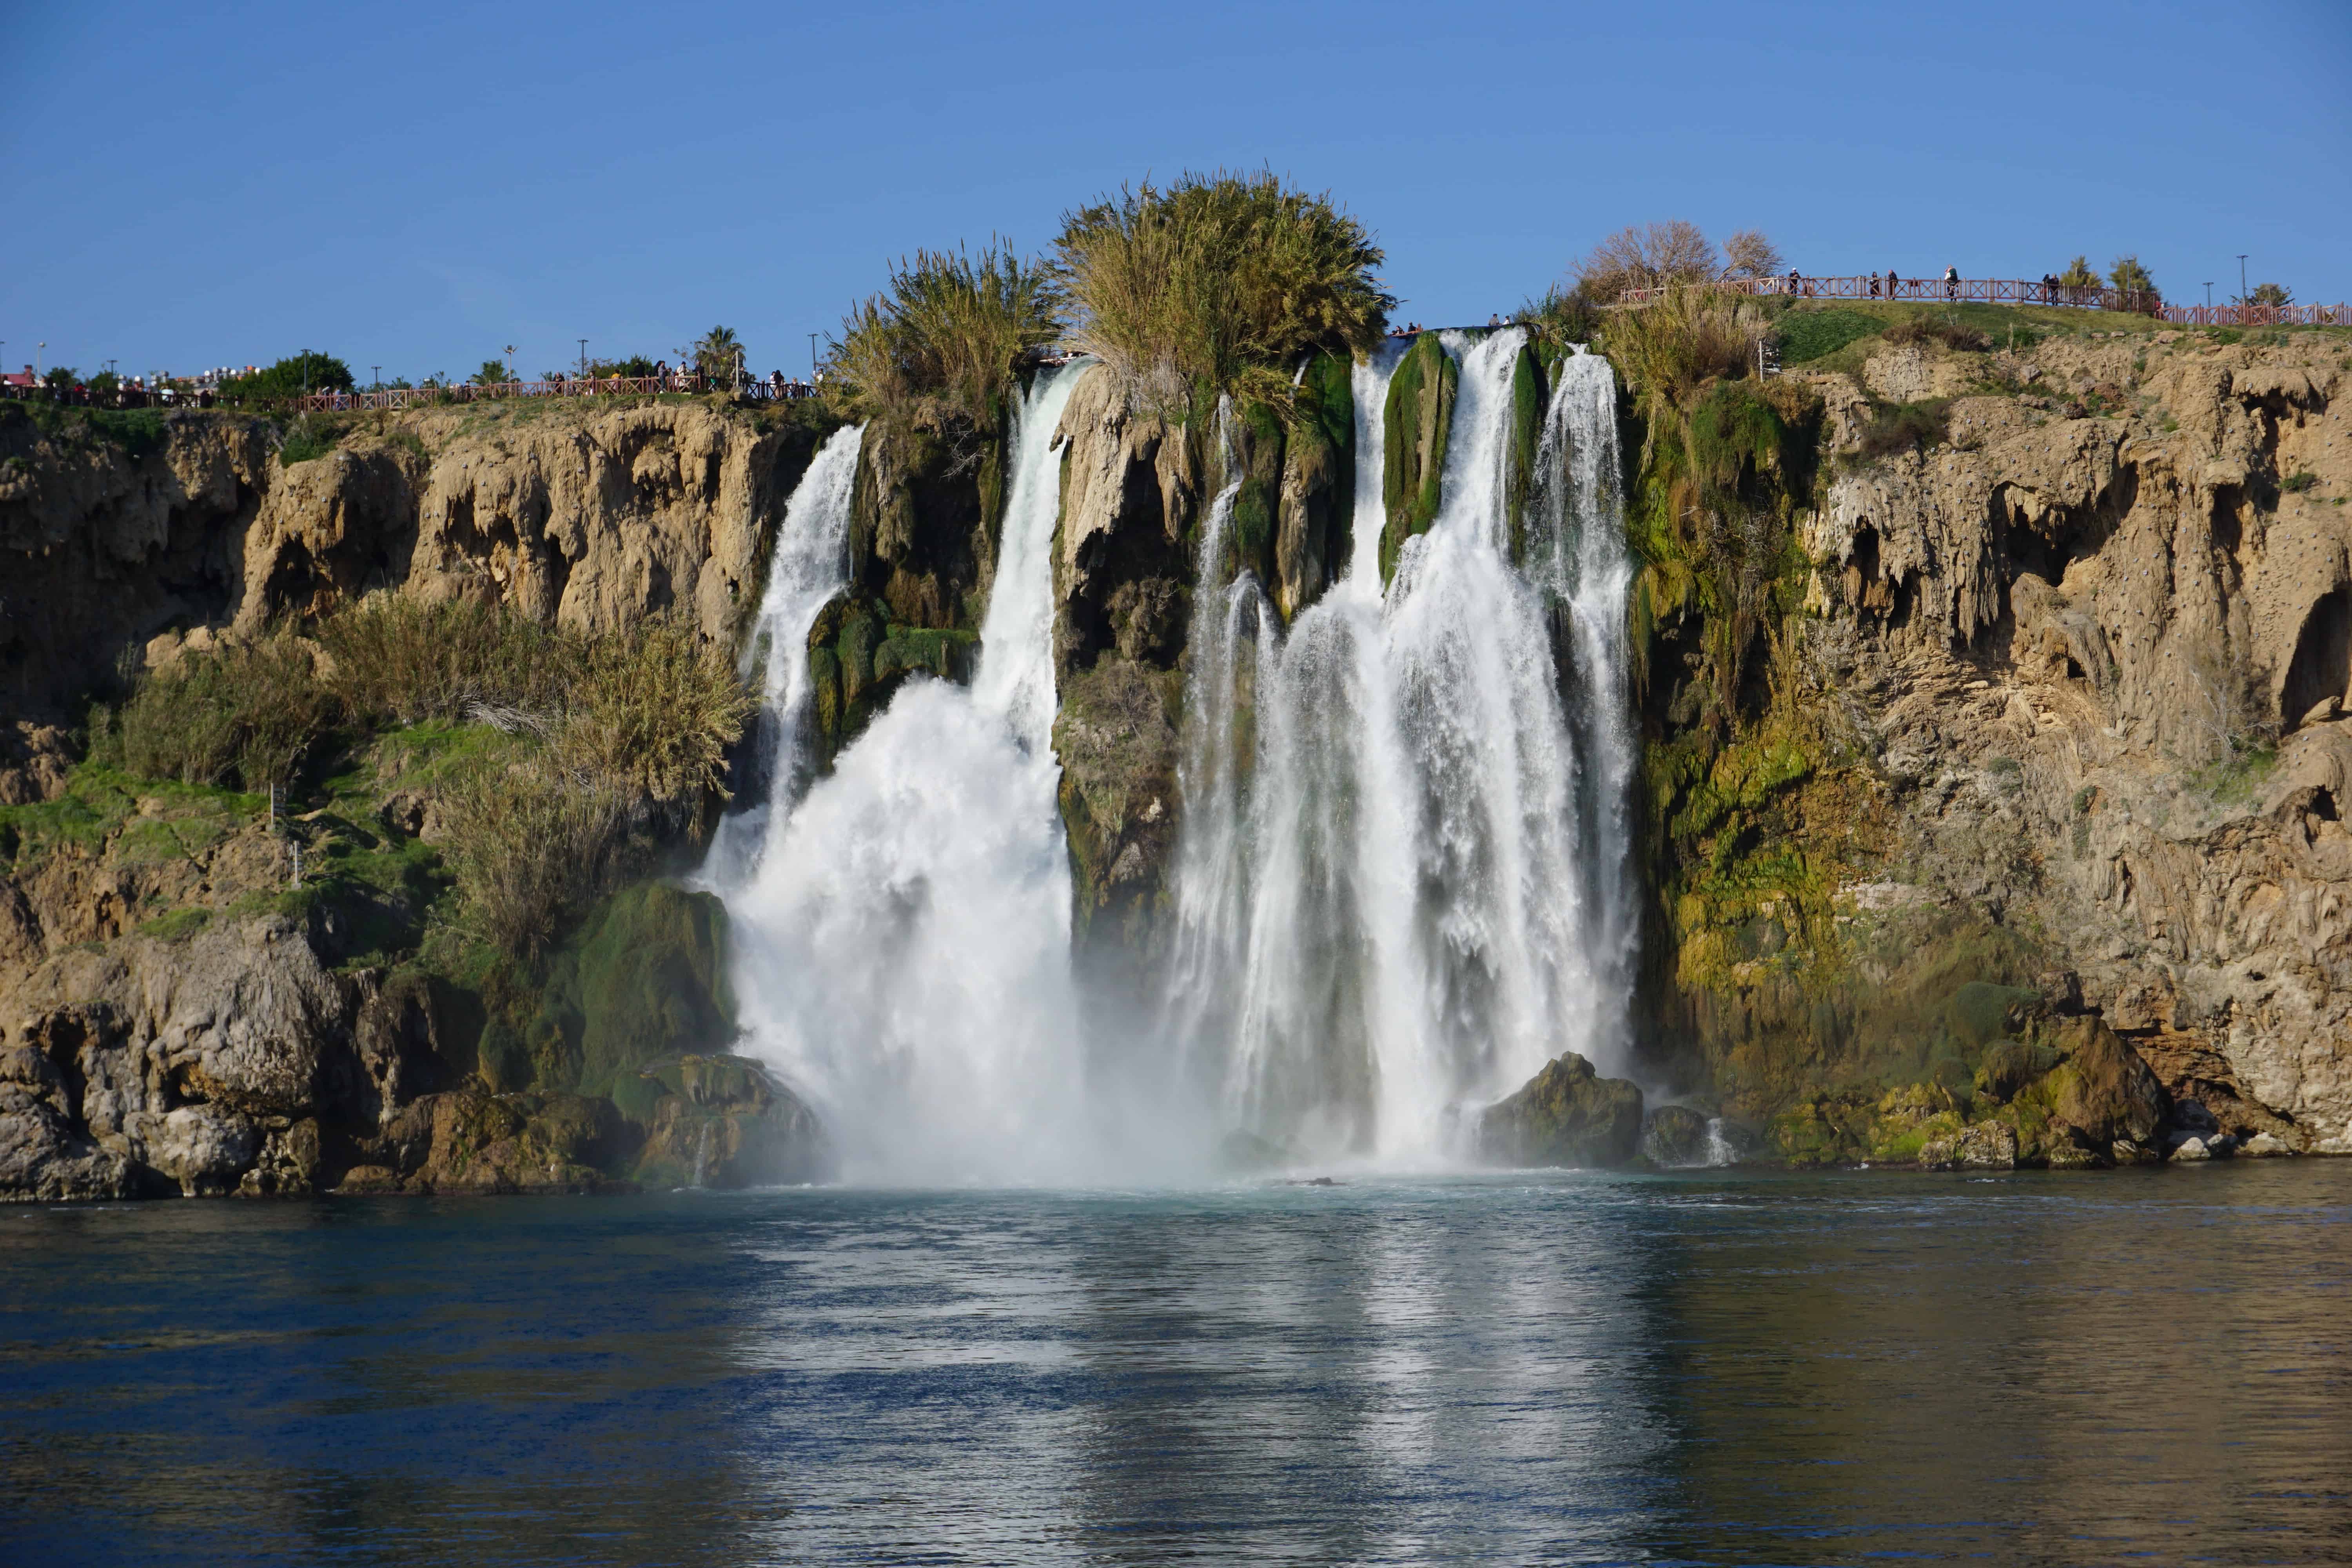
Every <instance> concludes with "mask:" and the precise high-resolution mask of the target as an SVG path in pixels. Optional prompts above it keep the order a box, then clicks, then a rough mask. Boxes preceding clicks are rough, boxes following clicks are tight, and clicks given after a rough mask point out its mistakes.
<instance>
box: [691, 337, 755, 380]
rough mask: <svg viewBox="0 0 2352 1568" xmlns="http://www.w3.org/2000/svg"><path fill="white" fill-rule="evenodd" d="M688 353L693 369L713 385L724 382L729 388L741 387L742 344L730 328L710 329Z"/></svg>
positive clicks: (697, 340)
mask: <svg viewBox="0 0 2352 1568" xmlns="http://www.w3.org/2000/svg"><path fill="white" fill-rule="evenodd" d="M688 353H691V354H692V356H693V358H694V368H695V369H697V370H698V371H700V372H701V373H702V374H704V375H706V376H708V377H709V378H710V380H711V381H713V382H714V383H715V382H718V381H721V380H724V381H725V382H726V383H727V384H728V385H729V386H730V388H740V386H741V385H742V382H743V342H742V340H741V339H740V338H738V337H737V336H736V335H735V330H734V329H733V328H732V327H713V328H711V329H710V330H709V331H707V332H705V333H703V334H702V336H700V337H699V338H697V339H696V340H695V341H694V343H693V345H692V346H691V348H690V349H689V350H688Z"/></svg>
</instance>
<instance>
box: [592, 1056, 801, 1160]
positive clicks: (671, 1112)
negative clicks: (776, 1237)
mask: <svg viewBox="0 0 2352 1568" xmlns="http://www.w3.org/2000/svg"><path fill="white" fill-rule="evenodd" d="M643 1079H644V1081H645V1083H646V1086H647V1087H648V1088H649V1089H651V1090H652V1091H653V1092H656V1093H657V1094H658V1095H659V1097H660V1098H659V1099H658V1100H656V1101H655V1103H654V1105H653V1107H652V1110H651V1112H650V1116H649V1121H650V1129H649V1131H647V1132H646V1146H645V1151H644V1153H643V1154H642V1155H641V1156H640V1157H639V1160H638V1163H637V1179H638V1180H639V1181H642V1182H644V1183H646V1184H648V1185H653V1186H680V1187H688V1186H690V1187H751V1186H768V1185H774V1184H783V1183H792V1182H812V1181H818V1180H822V1179H823V1178H824V1176H826V1175H828V1174H829V1173H831V1171H832V1166H833V1155H832V1151H831V1148H830V1147H829V1145H828V1144H827V1143H826V1141H825V1136H824V1128H823V1126H822V1125H821V1124H819V1122H818V1121H817V1119H816V1113H815V1112H814V1111H813V1110H810V1109H809V1108H808V1107H807V1106H806V1105H805V1104H803V1102H802V1101H801V1100H800V1098H799V1097H798V1096H797V1095H795V1094H793V1092H792V1090H790V1089H786V1088H785V1087H784V1086H783V1085H782V1084H781V1083H778V1082H777V1081H776V1080H775V1079H773V1078H772V1077H770V1076H769V1074H768V1071H767V1069H766V1068H763V1067H761V1065H760V1064H759V1063H758V1062H755V1061H752V1060H751V1059H750V1058H746V1057H736V1056H707V1057H704V1056H682V1057H677V1058H673V1059H671V1060H668V1061H661V1062H654V1063H652V1064H650V1065H648V1066H647V1067H646V1068H644V1069H643Z"/></svg>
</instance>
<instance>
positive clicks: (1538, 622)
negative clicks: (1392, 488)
mask: <svg viewBox="0 0 2352 1568" xmlns="http://www.w3.org/2000/svg"><path fill="white" fill-rule="evenodd" d="M1525 342H1526V337H1525V334H1524V333H1523V332H1521V331H1517V330H1516V329H1513V330H1508V331H1501V332H1497V333H1494V334H1492V335H1490V336H1487V337H1485V338H1484V339H1483V340H1481V341H1479V342H1475V343H1472V342H1469V341H1467V340H1466V339H1465V338H1462V337H1459V336H1456V335H1453V334H1449V335H1448V336H1447V338H1446V340H1445V346H1446V349H1447V351H1448V353H1451V354H1453V355H1454V356H1456V357H1457V358H1458V359H1459V361H1460V366H1461V378H1460V387H1459V392H1458V395H1457V402H1456V405H1455V409H1454V425H1453V432H1454V433H1453V437H1452V439H1451V441H1450V442H1449V445H1448V449H1447V454H1446V461H1445V468H1444V476H1443V479H1444V484H1443V498H1444V499H1443V502H1442V505H1441V508H1440V511H1439V514H1438V516H1437V518H1436V520H1435V521H1434V522H1433V524H1432V526H1431V527H1430V529H1429V531H1427V532H1426V533H1425V534H1423V535H1421V536H1420V537H1417V538H1415V539H1412V540H1411V541H1409V542H1407V543H1406V545H1405V547H1404V549H1403V551H1402V554H1401V555H1400V557H1399V561H1398V565H1397V571H1396V575H1395V579H1394V581H1393V583H1392V584H1391V586H1390V588H1389V590H1388V592H1387V593H1386V595H1382V592H1381V582H1380V576H1379V571H1378V564H1377V563H1378V552H1379V543H1378V541H1379V535H1380V531H1381V527H1382V523H1383V521H1384V519H1383V509H1382V500H1381V476H1382V445H1381V429H1382V413H1383V405H1384V403H1385V398H1386V393H1387V387H1388V382H1389V378H1390V375H1391V372H1392V370H1393V367H1394V363H1395V353H1394V351H1393V350H1391V352H1390V353H1386V354H1383V355H1382V356H1381V357H1380V358H1379V359H1377V360H1376V361H1374V362H1373V363H1370V364H1367V365H1360V366H1359V367H1358V368H1357V371H1356V378H1355V391H1356V425H1357V468H1358V472H1357V494H1356V515H1355V540H1354V546H1353V549H1352V551H1351V552H1350V558H1349V567H1348V569H1347V572H1346V574H1345V575H1344V576H1343V577H1342V579H1341V580H1340V581H1339V583H1338V584H1334V585H1333V587H1332V588H1331V590H1330V591H1329V592H1328V593H1327V594H1326V595H1324V596H1323V598H1322V599H1321V600H1319V601H1318V602H1317V603H1316V604H1315V605H1312V606H1310V607H1309V608H1308V609H1307V610H1306V611H1304V612H1303V613H1301V614H1300V615H1299V616H1298V617H1297V621H1296V623H1295V624H1294V625H1293V626H1291V627H1290V628H1289V630H1288V632H1287V634H1285V633H1284V632H1283V631H1282V629H1281V627H1280V624H1279V619H1278V617H1277V616H1276V614H1275V611H1274V609H1273V606H1272V605H1271V604H1270V603H1269V602H1268V601H1267V599H1266V597H1265V593H1264V591H1263V590H1262V588H1261V587H1260V585H1259V584H1257V583H1256V582H1255V580H1254V578H1253V577H1252V576H1251V575H1250V574H1247V573H1246V572H1244V573H1241V574H1236V575H1235V576H1234V577H1233V578H1232V579H1231V580H1230V581H1228V580H1224V579H1223V576H1222V571H1221V562H1222V553H1223V542H1222V538H1221V537H1220V536H1221V533H1222V531H1223V527H1224V521H1225V518H1226V516H1227V514H1229V512H1230V510H1231V506H1232V502H1233V495H1234V489H1233V488H1231V487H1229V488H1228V489H1227V490H1226V492H1225V493H1223V494H1222V495H1221V496H1220V497H1219V498H1218V500H1217V502H1216V504H1215V506H1214V507H1213V508H1212V510H1211V514H1210V516H1209V519H1208V521H1207V525H1206V526H1205V527H1204V529H1203V540H1202V558H1201V559H1202V577H1201V579H1200V582H1201V588H1200V591H1199V593H1198V594H1197V595H1196V601H1195V604H1196V609H1195V619H1194V626H1193V641H1192V670H1191V673H1190V676H1189V678H1188V684H1187V694H1186V714H1187V738H1186V750H1185V755H1184V763H1183V767H1182V770H1181V780H1180V782H1181V786H1182V789H1183V792H1184V809H1185V816H1184V828H1183V837H1182V842H1181V847H1180V851H1179V856H1178V861H1177V867H1176V887H1175V916H1176V931H1175V940H1174V948H1173V963H1172V965H1171V991H1170V1006H1169V1016H1170V1020H1171V1028H1172V1030H1173V1032H1174V1034H1175V1036H1176V1042H1175V1044H1176V1047H1177V1048H1178V1049H1179V1050H1181V1052H1183V1053H1184V1054H1185V1056H1186V1058H1187V1059H1188V1060H1190V1061H1191V1062H1192V1064H1193V1066H1194V1070H1195V1073H1196V1076H1197V1077H1198V1079H1199V1080H1200V1081H1201V1083H1202V1087H1203V1089H1205V1091H1206V1092H1207V1093H1208V1094H1209V1095H1210V1096H1211V1097H1212V1098H1213V1100H1214V1101H1215V1102H1216V1103H1217V1104H1218V1105H1219V1106H1220V1107H1221V1110H1222V1114H1223V1120H1224V1121H1226V1123H1227V1124H1228V1125H1229V1126H1231V1127H1233V1128H1234V1129H1235V1130H1236V1131H1240V1132H1243V1133H1245V1134H1248V1135H1250V1136H1251V1137H1253V1138H1255V1139H1256V1140H1258V1141H1259V1142H1261V1143H1262V1144H1264V1145H1267V1146H1271V1147H1272V1148H1274V1149H1276V1150H1286V1151H1288V1152H1292V1153H1295V1154H1297V1155H1299V1156H1302V1157H1303V1156H1307V1155H1314V1154H1329V1153H1336V1152H1353V1153H1358V1154H1363V1155H1368V1156H1375V1157H1379V1158H1381V1159H1383V1160H1404V1161H1416V1160H1427V1159H1435V1158H1442V1157H1443V1156H1444V1154H1445V1153H1446V1152H1448V1150H1449V1147H1450V1146H1451V1144H1452V1142H1453V1135H1454V1131H1455V1129H1454V1121H1455V1119H1456V1117H1457V1116H1458V1114H1459V1111H1460V1110H1462V1109H1465V1108H1466V1107H1471V1106H1475V1105H1476V1104H1478V1103H1481V1102H1483V1101H1486V1100H1492V1099H1493V1098H1495V1097H1496V1096H1498V1095H1500V1094H1502V1093H1506V1092H1508V1091H1509V1090H1510V1089H1514V1088H1516V1087H1517V1085H1518V1084H1519V1083H1520V1082H1522V1081H1523V1080H1525V1079H1527V1078H1528V1077H1529V1076H1531V1075H1532V1074H1533V1073H1534V1072H1535V1071H1536V1069H1537V1068H1539V1067H1540V1066H1541V1065H1542V1064H1543V1062H1544V1061H1545V1060H1547V1059H1548V1058H1550V1057H1551V1056H1553V1055H1556V1054H1558V1053H1559V1051H1562V1050H1568V1049H1574V1050H1578V1051H1580V1052H1582V1053H1584V1054H1585V1055H1587V1056H1588V1057H1591V1058H1593V1059H1594V1060H1595V1061H1596V1063H1597V1064H1598V1065H1599V1066H1601V1068H1602V1070H1604V1071H1609V1070H1615V1069H1621V1068H1622V1067H1623V1066H1624V1059H1625V1055H1626V1049H1627V1040H1626V1035H1625V1027H1624V1017H1625V1002H1626V997H1625V992H1626V990H1627V984H1628V978H1629V973H1630V963H1631V953H1632V940H1633V920H1632V917H1631V913H1630V910H1631V908H1632V900H1631V897H1630V894H1629V893H1628V892H1627V891H1626V889H1625V876H1624V865H1625V862H1626V859H1627V856H1626V853H1625V846H1626V844H1627V843H1628V842H1629V840H1628V837H1627V832H1628V826H1629V825H1628V822H1627V817H1626V813H1627V809H1628V807H1627V805H1626V801H1625V795H1626V791H1627V788H1628V787H1629V785H1630V777H1631V765H1632V764H1631V756H1632V750H1631V743H1630V735H1629V734H1628V733H1627V731H1626V728H1625V719H1624V715H1623V711H1622V710H1623V707H1624V681H1623V668H1622V638H1623V636H1624V631H1623V626H1624V619H1623V613H1622V611H1623V605H1624V595H1625V579H1626V572H1625V563H1624V554H1623V545H1622V537H1621V535H1622V525H1621V524H1620V522H1619V520H1618V517H1617V514H1616V510H1615V498H1614V482H1615V481H1614V465H1615V460H1616V459H1615V450H1614V445H1613V443H1614V434H1613V432H1614V418H1615V413H1614V407H1613V401H1614V390H1613V384H1609V385H1608V386H1607V388H1606V390H1607V398H1606V405H1605V406H1604V405H1603V400H1602V399H1601V396H1600V394H1601V391H1602V389H1603V384H1604V383H1607V381H1608V374H1609V372H1608V366H1607V364H1606V363H1605V362H1603V361H1601V360H1598V359H1588V358H1587V357H1585V356H1582V355H1578V356H1576V357H1574V358H1571V359H1570V360H1569V361H1568V362H1566V363H1565V364H1564V366H1563V368H1562V374H1560V376H1559V378H1558V382H1557V385H1556V387H1555V390H1554V395H1553V397H1552V400H1551V404H1550V405H1549V408H1548V410H1547V415H1546V421H1545V427H1544V437H1543V442H1542V447H1541V448H1540V450H1539V452H1538V462H1539V464H1540V465H1542V468H1543V473H1542V476H1541V477H1540V478H1539V481H1538V485H1537V487H1536V490H1535V494H1534V495H1533V496H1531V498H1530V501H1529V509H1530V514H1531V515H1530V518H1529V527H1528V546H1527V557H1528V562H1527V568H1526V569H1525V570H1523V569H1522V568H1521V567H1520V566H1518V565H1517V564H1515V563H1513V561H1512V560H1511V553H1510V552H1511V544H1510V528H1509V520H1508V513H1507V491H1508V475H1509V471H1510V464H1511V460H1512V452H1511V445H1510V444H1511V427H1512V421H1511V412H1512V376H1513V372H1514V369H1515V368H1516V364H1517V356H1518V354H1519V353H1520V351H1521V349H1522V348H1523V347H1524V346H1525ZM1604 429H1605V430H1606V431H1607V432H1608V435H1607V437H1606V438H1605V441H1604V438H1603V437H1602V435H1601V432H1602V431H1603V430H1604ZM1553 468H1558V470H1559V473H1558V476H1557V477H1554V476H1553V474H1552V469H1553ZM1611 605H1614V606H1615V608H1614V611H1613V613H1612V610H1611ZM1556 627H1565V628H1566V629H1567V632H1568V636H1567V637H1566V639H1565V640H1566V642H1567V643H1568V644H1569V645H1570V647H1571V649H1572V652H1571V654H1570V657H1568V658H1564V659H1559V660H1556V658H1555V629H1556ZM1588 644H1589V645H1590V647H1588ZM1563 686H1565V687H1566V688H1567V689H1568V692H1569V696H1568V697H1566V698H1564V697H1563Z"/></svg>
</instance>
